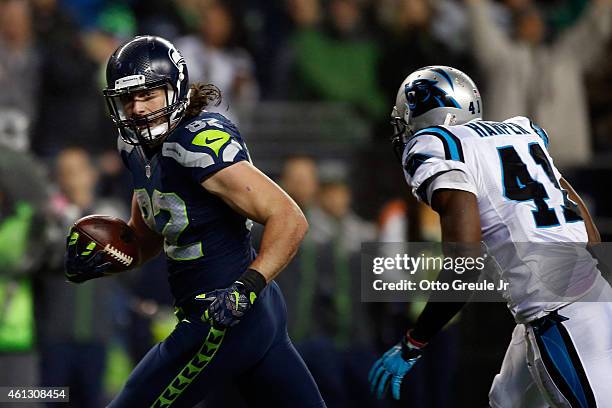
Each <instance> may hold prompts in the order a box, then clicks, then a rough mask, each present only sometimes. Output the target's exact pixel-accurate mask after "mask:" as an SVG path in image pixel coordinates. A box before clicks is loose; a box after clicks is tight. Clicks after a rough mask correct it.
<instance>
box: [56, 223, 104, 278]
mask: <svg viewBox="0 0 612 408" xmlns="http://www.w3.org/2000/svg"><path fill="white" fill-rule="evenodd" d="M78 240H79V233H78V232H76V231H71V233H70V235H69V236H68V240H67V242H66V254H65V256H64V271H65V276H66V279H68V280H69V281H70V282H73V283H81V282H85V281H87V280H90V279H94V278H99V277H101V276H105V275H106V272H107V271H108V269H109V268H110V266H111V262H105V261H104V251H97V252H94V249H95V248H96V243H95V242H93V241H92V242H90V243H89V244H87V246H86V247H85V250H84V251H82V252H81V253H79V252H78V250H77V242H78Z"/></svg>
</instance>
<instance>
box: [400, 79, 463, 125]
mask: <svg viewBox="0 0 612 408" xmlns="http://www.w3.org/2000/svg"><path fill="white" fill-rule="evenodd" d="M437 83H438V81H434V80H431V79H425V78H419V79H416V80H414V81H412V82H410V83H409V84H406V86H405V88H404V92H405V94H406V100H407V101H408V108H409V109H410V111H411V112H412V116H413V117H416V116H419V115H422V114H424V113H426V112H428V111H430V110H432V109H435V108H440V107H447V108H457V109H461V107H460V106H459V104H458V103H457V101H456V100H455V98H453V97H452V96H450V95H448V94H447V93H446V92H444V90H443V89H441V88H439V87H437V86H436V84H437Z"/></svg>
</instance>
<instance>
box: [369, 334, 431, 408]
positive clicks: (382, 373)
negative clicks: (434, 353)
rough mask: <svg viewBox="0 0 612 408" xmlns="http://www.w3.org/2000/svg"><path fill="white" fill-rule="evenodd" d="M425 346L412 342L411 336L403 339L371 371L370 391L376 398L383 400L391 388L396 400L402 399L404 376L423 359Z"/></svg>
mask: <svg viewBox="0 0 612 408" xmlns="http://www.w3.org/2000/svg"><path fill="white" fill-rule="evenodd" d="M424 346H425V344H421V343H418V342H416V341H414V340H411V339H410V337H409V335H406V336H404V337H403V338H402V341H400V342H399V343H397V344H396V345H395V346H393V347H391V349H390V350H389V351H387V352H386V353H385V354H383V356H382V357H381V358H379V359H378V360H377V361H376V363H374V365H373V366H372V369H371V370H370V375H369V376H368V381H369V382H370V391H371V392H372V393H373V394H375V395H376V398H378V399H383V398H384V396H385V394H386V393H387V390H388V389H389V387H391V394H392V396H393V398H394V399H396V400H399V399H400V389H401V385H402V381H403V379H404V376H405V375H406V374H407V373H408V371H410V370H411V369H412V367H413V366H414V365H415V364H416V362H417V361H418V360H419V358H421V354H422V351H421V349H422V348H423V347H424Z"/></svg>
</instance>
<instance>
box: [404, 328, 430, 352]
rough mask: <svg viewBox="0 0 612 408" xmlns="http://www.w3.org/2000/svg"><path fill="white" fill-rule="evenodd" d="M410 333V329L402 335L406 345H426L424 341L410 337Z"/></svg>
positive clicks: (412, 346) (416, 346)
mask: <svg viewBox="0 0 612 408" xmlns="http://www.w3.org/2000/svg"><path fill="white" fill-rule="evenodd" d="M411 333H412V330H410V331H409V332H408V333H406V336H405V337H404V339H405V341H406V345H407V346H409V347H410V348H417V349H422V348H423V347H425V346H426V345H427V343H425V342H422V341H418V340H415V339H414V338H413V337H412V335H411Z"/></svg>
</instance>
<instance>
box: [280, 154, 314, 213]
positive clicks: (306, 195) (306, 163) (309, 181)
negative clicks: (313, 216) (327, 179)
mask: <svg viewBox="0 0 612 408" xmlns="http://www.w3.org/2000/svg"><path fill="white" fill-rule="evenodd" d="M280 185H281V187H282V188H283V189H284V190H285V191H286V192H287V194H289V195H290V196H291V198H293V199H294V200H295V202H296V203H297V205H299V206H300V208H301V209H302V211H303V212H304V214H306V218H308V212H309V211H310V208H311V207H312V206H313V205H314V204H315V199H316V196H317V193H318V191H319V174H318V169H317V163H316V162H315V161H314V159H313V158H312V157H309V156H292V157H289V158H287V159H286V160H285V163H284V164H283V171H282V173H281V178H280Z"/></svg>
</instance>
